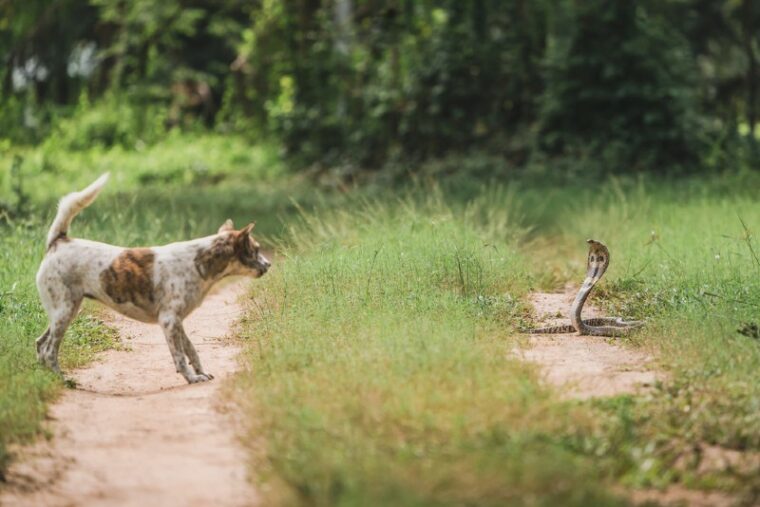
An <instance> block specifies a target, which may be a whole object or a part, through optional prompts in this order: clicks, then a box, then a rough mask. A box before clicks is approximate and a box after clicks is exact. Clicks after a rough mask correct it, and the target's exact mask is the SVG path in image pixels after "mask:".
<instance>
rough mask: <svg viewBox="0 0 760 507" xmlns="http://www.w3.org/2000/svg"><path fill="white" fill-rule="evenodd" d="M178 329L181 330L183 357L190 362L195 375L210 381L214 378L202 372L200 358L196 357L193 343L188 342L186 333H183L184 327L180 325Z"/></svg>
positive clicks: (196, 353)
mask: <svg viewBox="0 0 760 507" xmlns="http://www.w3.org/2000/svg"><path fill="white" fill-rule="evenodd" d="M180 329H181V330H182V348H183V350H184V352H185V355H186V356H187V358H188V359H189V360H190V364H191V365H192V366H193V370H195V373H197V374H198V375H206V376H207V377H208V378H210V379H212V378H214V376H213V375H211V374H210V373H206V372H204V371H203V366H202V365H201V358H200V357H199V356H198V352H197V351H196V350H195V347H194V346H193V342H191V341H190V338H189V337H188V336H187V333H185V328H184V326H182V325H180Z"/></svg>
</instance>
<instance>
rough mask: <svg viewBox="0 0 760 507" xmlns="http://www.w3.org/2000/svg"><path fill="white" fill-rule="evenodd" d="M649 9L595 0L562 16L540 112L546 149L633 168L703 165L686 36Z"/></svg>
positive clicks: (693, 73) (633, 3) (551, 46)
mask: <svg viewBox="0 0 760 507" xmlns="http://www.w3.org/2000/svg"><path fill="white" fill-rule="evenodd" d="M646 6H648V7H649V8H648V9H647V8H646ZM645 9H646V10H645ZM652 10H653V8H652V6H651V5H649V4H647V3H646V2H637V1H634V0H620V1H618V0H613V1H610V0H597V1H591V2H584V3H583V4H582V5H579V6H576V7H575V8H574V9H572V11H571V13H570V15H569V18H570V19H567V18H563V17H561V16H558V17H559V18H560V19H558V20H557V21H556V22H557V24H560V25H562V30H561V32H560V34H559V35H558V36H557V37H556V40H552V41H551V43H550V44H549V51H548V58H547V60H548V72H547V80H546V90H545V93H544V98H543V101H542V104H543V107H542V112H541V137H540V143H541V145H542V146H544V147H545V148H546V149H547V150H548V151H549V152H552V153H555V152H559V153H565V154H568V153H569V154H572V156H574V158H581V159H584V158H591V159H594V158H596V159H601V160H600V161H599V163H601V164H607V165H610V166H613V167H614V165H615V164H619V163H621V162H622V161H625V162H626V168H627V169H629V170H631V169H632V170H636V169H638V170H642V169H650V170H651V169H658V170H659V171H660V172H666V171H668V170H669V169H670V170H678V169H681V170H682V171H683V170H697V169H698V164H699V161H700V160H701V158H702V157H701V156H700V155H701V149H700V145H699V143H700V134H701V132H700V124H699V123H698V121H697V113H696V111H697V104H696V94H695V93H694V91H693V86H694V82H695V77H696V68H695V65H694V62H693V60H692V59H691V58H690V55H689V51H688V45H687V44H686V41H685V40H684V39H682V38H679V35H678V34H674V33H673V31H672V28H671V27H670V26H668V25H667V24H666V23H664V22H663V20H662V19H659V18H657V17H654V16H652V12H651V11H652ZM564 31H567V32H569V33H567V34H564V35H563V34H562V32H564ZM579 113H580V114H579Z"/></svg>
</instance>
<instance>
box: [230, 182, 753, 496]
mask: <svg viewBox="0 0 760 507" xmlns="http://www.w3.org/2000/svg"><path fill="white" fill-rule="evenodd" d="M738 178H739V179H738V180H735V181H734V182H733V183H732V184H726V183H725V182H724V181H721V180H710V179H702V180H694V181H691V182H689V181H680V182H677V184H669V183H667V182H666V183H662V182H651V181H646V180H640V181H638V182H636V181H633V182H630V181H629V182H622V181H619V180H611V181H608V182H606V183H604V184H602V185H601V187H600V188H595V189H584V188H583V187H573V186H570V187H566V188H561V189H552V190H549V191H546V190H543V189H540V188H536V187H531V186H529V185H517V186H511V187H510V188H511V189H510V190H507V189H505V188H504V187H500V186H498V185H497V186H490V187H489V188H488V189H483V190H482V191H481V192H480V193H479V195H478V196H477V197H475V198H474V199H472V198H471V199H468V200H467V201H466V203H464V204H462V203H460V204H456V202H457V201H456V199H453V200H452V198H451V196H452V195H456V191H454V192H453V193H449V194H446V195H448V198H447V199H444V198H442V197H441V195H439V196H438V197H434V198H429V199H424V198H423V199H419V198H418V199H416V200H415V199H411V200H410V199H401V200H397V201H394V200H388V199H385V200H382V202H381V203H380V204H378V203H377V202H370V203H363V204H359V205H355V206H349V207H348V208H346V209H344V211H342V212H337V213H336V212H331V213H320V214H317V215H311V214H306V217H305V218H304V219H303V221H302V222H301V223H299V224H298V225H296V226H293V227H291V229H290V231H289V235H288V237H287V238H286V240H285V241H284V242H283V245H282V250H281V252H282V255H281V257H280V262H279V263H278V266H277V268H276V269H275V270H274V271H273V273H272V274H271V275H270V278H269V279H268V280H267V281H266V283H265V284H262V285H263V286H264V288H263V292H261V293H259V294H257V295H256V297H255V304H254V307H253V310H252V316H253V320H252V321H251V322H250V324H249V326H248V328H247V329H248V336H249V338H250V341H251V347H250V356H249V357H250V363H251V365H252V369H251V371H250V372H249V373H247V374H246V376H245V378H244V379H243V380H242V387H241V391H240V392H241V393H242V394H241V396H242V398H243V399H244V400H246V401H247V402H248V407H249V410H250V418H249V419H250V421H253V424H252V427H251V433H250V435H249V445H250V447H251V451H252V455H253V456H254V466H255V467H256V469H257V470H259V471H262V470H265V472H263V476H264V480H265V486H264V487H263V490H264V491H268V492H269V495H270V497H269V499H270V500H271V501H273V502H279V503H286V504H290V503H297V504H308V505H311V504H315V505H334V504H337V505H381V504H399V505H418V504H419V505H428V504H436V505H437V504H468V503H469V504H478V505H489V504H493V505H502V504H518V505H519V504H536V505H542V504H545V505H552V504H558V503H562V504H563V505H573V504H578V505H587V504H605V503H614V502H616V501H617V500H615V498H613V497H611V496H610V495H609V493H607V489H606V488H607V487H608V486H609V485H610V484H612V483H618V484H623V485H627V486H634V487H652V486H655V487H660V486H666V485H668V484H672V483H680V484H684V485H686V486H689V487H698V488H715V489H722V490H726V491H731V492H733V493H734V494H737V495H739V496H738V497H737V498H738V499H740V500H743V501H747V502H752V501H753V498H755V499H756V498H757V497H756V495H757V489H756V488H757V485H758V483H757V481H756V480H754V479H753V477H754V478H756V477H757V476H758V474H757V472H758V471H757V470H756V469H752V468H749V469H748V468H747V467H746V466H745V467H740V469H734V468H732V467H727V468H726V467H723V468H720V467H718V468H710V467H706V466H703V463H702V458H701V454H700V453H701V452H702V451H701V450H700V449H703V448H704V446H706V445H708V446H709V445H711V446H718V447H719V448H722V449H724V450H727V451H729V450H740V451H749V452H757V451H758V450H760V447H759V446H758V440H757V438H758V435H760V427H758V414H760V411H758V410H757V407H758V400H760V397H759V396H760V388H758V385H760V384H758V382H757V380H758V377H757V375H758V371H760V369H758V366H760V363H758V355H759V353H758V348H759V347H758V343H757V339H755V338H751V337H747V336H743V335H740V334H738V333H737V332H736V329H737V327H738V326H740V325H741V324H742V323H744V322H756V321H757V311H756V310H757V302H758V298H759V297H760V287H759V286H758V278H757V273H758V272H757V264H756V260H755V256H754V254H753V253H752V252H753V249H754V251H757V246H755V243H753V241H754V239H753V238H751V237H749V236H748V233H747V230H750V231H751V230H752V229H756V228H757V226H758V225H760V209H759V208H758V206H757V197H756V196H755V195H754V194H753V193H752V192H750V191H748V190H747V188H746V186H744V185H743V184H744V183H746V182H747V180H745V179H743V178H746V177H738ZM749 180H750V181H754V180H752V178H751V177H750V179H749ZM447 200H448V203H447ZM739 216H741V217H742V220H743V221H744V224H745V225H746V227H747V229H745V226H744V225H742V223H741V221H740V220H739V218H738V217H739ZM502 217H509V218H507V219H500V218H502ZM652 231H654V233H653V232H652ZM587 237H594V238H597V239H601V240H603V241H605V242H606V243H608V245H609V246H610V248H611V250H612V256H613V264H612V268H611V270H610V273H609V275H608V277H607V280H606V281H605V282H603V283H602V284H601V287H600V289H599V291H598V294H597V298H598V300H599V301H600V302H601V303H602V304H603V305H604V306H606V307H607V308H608V310H609V311H610V312H611V313H622V314H625V315H631V316H635V317H643V318H646V319H647V320H648V326H647V328H646V330H645V332H643V333H641V334H640V335H638V336H636V337H634V338H632V339H629V340H626V341H624V344H625V345H627V346H636V347H643V348H646V349H647V350H649V351H650V352H652V354H653V355H654V356H655V357H656V358H657V362H656V364H657V367H659V368H660V369H662V370H663V371H664V379H663V381H662V382H661V383H659V384H658V385H657V386H655V388H654V389H653V390H652V391H650V392H649V393H648V394H647V395H645V396H641V397H632V396H621V397H618V398H612V399H609V400H591V401H588V402H581V403H571V402H561V401H559V400H557V399H555V398H553V396H552V394H551V391H550V390H548V389H547V388H546V386H544V385H543V384H542V383H541V382H540V379H539V378H537V377H536V375H535V372H534V371H533V370H532V369H530V368H529V367H527V366H526V365H524V364H520V363H518V362H515V361H514V360H511V359H510V358H509V351H510V349H511V348H512V347H514V346H515V343H516V342H515V339H514V335H515V333H514V331H515V326H516V325H517V324H518V323H519V322H520V320H521V319H522V318H523V317H524V315H525V313H524V308H523V307H522V306H521V303H520V300H521V298H522V297H523V296H524V294H525V293H526V291H527V290H528V288H529V287H530V286H533V287H536V286H539V285H543V286H547V287H552V286H554V287H556V286H561V285H563V284H564V283H566V282H568V281H573V282H576V283H577V282H578V281H579V280H580V278H581V277H582V276H583V272H584V261H585V253H586V252H585V244H584V241H583V240H584V239H585V238H587ZM750 247H752V248H750ZM716 256H718V257H716ZM547 273H548V275H547ZM711 294H712V295H711ZM267 478H268V481H267V480H266V479H267Z"/></svg>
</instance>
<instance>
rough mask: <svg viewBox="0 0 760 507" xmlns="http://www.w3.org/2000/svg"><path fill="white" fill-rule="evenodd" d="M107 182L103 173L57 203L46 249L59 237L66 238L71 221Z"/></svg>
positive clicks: (90, 202)
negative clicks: (87, 185) (56, 211)
mask: <svg viewBox="0 0 760 507" xmlns="http://www.w3.org/2000/svg"><path fill="white" fill-rule="evenodd" d="M107 181H108V173H105V174H103V175H102V176H101V177H100V178H98V179H97V180H95V181H94V182H93V183H91V184H90V186H89V187H87V188H85V189H84V190H80V191H79V192H73V193H71V194H69V195H67V196H64V197H63V198H62V199H61V201H60V202H59V203H58V213H56V214H55V220H53V225H51V226H50V231H49V232H48V236H47V243H46V247H47V248H50V245H52V244H53V243H54V242H55V240H57V239H58V238H60V237H61V236H66V233H68V231H69V226H70V225H71V221H72V220H73V219H74V217H75V216H77V214H78V213H79V212H80V211H82V210H83V209H85V208H86V207H87V206H89V205H90V204H92V202H93V201H94V200H95V198H96V197H97V196H98V194H99V193H100V191H101V190H102V189H103V186H104V185H105V184H106V182H107Z"/></svg>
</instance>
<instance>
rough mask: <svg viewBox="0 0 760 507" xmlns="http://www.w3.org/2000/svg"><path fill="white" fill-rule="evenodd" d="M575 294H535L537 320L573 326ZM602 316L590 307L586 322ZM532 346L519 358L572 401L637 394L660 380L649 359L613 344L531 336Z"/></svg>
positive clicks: (590, 339) (520, 350)
mask: <svg viewBox="0 0 760 507" xmlns="http://www.w3.org/2000/svg"><path fill="white" fill-rule="evenodd" d="M574 297H575V291H570V290H568V291H566V292H565V293H564V294H548V293H535V294H533V295H532V296H531V303H532V304H533V306H534V308H535V310H536V314H537V315H538V316H539V318H540V319H541V320H542V321H543V322H545V323H546V325H550V326H551V325H556V324H564V323H568V322H569V321H570V317H569V314H568V312H569V309H570V305H571V303H572V301H573V298H574ZM595 316H599V315H598V314H597V313H596V309H595V308H594V307H593V306H590V305H586V307H585V308H584V313H583V317H584V318H588V317H595ZM527 340H528V344H527V345H528V346H527V347H523V348H518V349H515V350H514V351H513V352H514V353H515V354H516V355H518V356H519V357H521V358H523V359H525V360H527V361H531V362H534V363H537V364H539V365H541V367H542V369H543V371H544V374H545V378H546V380H547V382H549V383H550V384H552V385H555V386H557V387H559V388H560V389H561V390H562V394H563V395H565V396H566V397H570V398H591V397H594V396H613V395H616V394H623V393H632V392H636V391H638V390H640V389H642V388H645V387H646V386H651V385H652V384H653V383H654V382H655V381H656V379H657V377H656V373H655V371H653V370H652V368H651V367H650V363H651V361H652V358H651V357H649V356H648V355H647V354H645V353H643V352H640V351H637V350H633V349H631V348H628V347H622V346H620V345H617V344H616V343H615V340H614V339H611V338H604V337H596V336H576V335H575V334H556V335H530V336H529V337H528V338H527Z"/></svg>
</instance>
